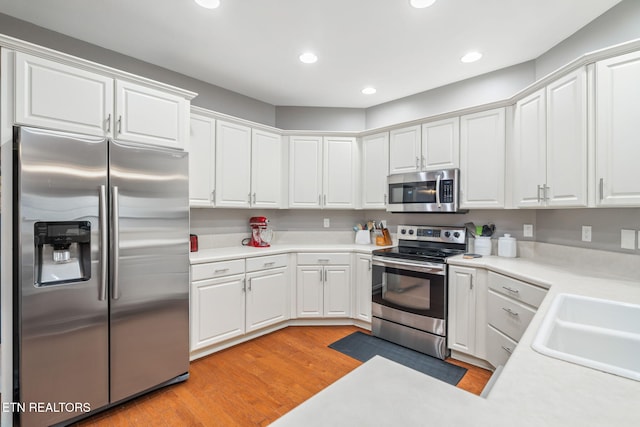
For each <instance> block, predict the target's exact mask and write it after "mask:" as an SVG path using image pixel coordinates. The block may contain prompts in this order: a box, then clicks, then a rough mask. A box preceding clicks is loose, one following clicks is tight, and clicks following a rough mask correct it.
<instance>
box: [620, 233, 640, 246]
mask: <svg viewBox="0 0 640 427" xmlns="http://www.w3.org/2000/svg"><path fill="white" fill-rule="evenodd" d="M620 247H621V248H622V249H635V248H636V230H624V229H623V230H620Z"/></svg>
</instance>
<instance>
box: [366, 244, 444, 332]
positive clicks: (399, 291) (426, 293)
mask: <svg viewBox="0 0 640 427" xmlns="http://www.w3.org/2000/svg"><path fill="white" fill-rule="evenodd" d="M372 277H373V283H372V285H373V286H372V291H373V292H372V301H373V303H374V304H379V305H381V306H385V307H390V308H393V309H395V310H400V311H402V312H408V313H413V314H415V315H418V316H425V317H430V318H433V319H443V320H444V319H445V318H446V306H447V297H446V265H445V264H432V263H421V262H412V261H409V260H400V259H395V258H394V259H390V258H386V257H380V256H374V257H373V275H372Z"/></svg>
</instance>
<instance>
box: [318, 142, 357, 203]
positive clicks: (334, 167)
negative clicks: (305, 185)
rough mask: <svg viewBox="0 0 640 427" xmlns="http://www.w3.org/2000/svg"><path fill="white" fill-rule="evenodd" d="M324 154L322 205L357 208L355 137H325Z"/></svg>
mask: <svg viewBox="0 0 640 427" xmlns="http://www.w3.org/2000/svg"><path fill="white" fill-rule="evenodd" d="M323 155H324V158H323V168H322V169H323V180H322V188H323V195H322V207H323V208H328V209H353V208H355V206H356V204H355V193H356V191H355V186H356V173H355V172H356V164H355V162H356V158H355V157H356V140H355V138H336V137H331V138H324V147H323Z"/></svg>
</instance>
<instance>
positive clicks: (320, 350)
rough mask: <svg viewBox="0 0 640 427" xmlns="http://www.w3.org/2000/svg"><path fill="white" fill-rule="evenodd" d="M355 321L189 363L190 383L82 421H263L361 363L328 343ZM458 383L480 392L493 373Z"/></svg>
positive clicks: (280, 334) (474, 372)
mask: <svg viewBox="0 0 640 427" xmlns="http://www.w3.org/2000/svg"><path fill="white" fill-rule="evenodd" d="M358 330H359V331H362V329H359V328H357V327H354V326H317V327H316V326H314V327H311V326H305V327H288V328H285V329H282V330H279V331H277V332H274V333H271V334H269V335H265V336H263V337H260V338H257V339H254V340H252V341H249V342H246V343H243V344H240V345H237V346H235V347H232V348H229V349H226V350H223V351H220V352H218V353H215V354H212V355H210V356H207V357H204V358H202V359H198V360H196V361H194V362H192V363H191V367H190V373H191V376H190V378H189V380H188V381H186V382H185V383H181V384H177V385H174V386H170V387H167V388H164V389H161V390H157V391H155V392H152V393H150V394H148V395H145V396H142V397H140V398H138V399H135V400H133V401H131V402H128V403H125V404H123V405H120V406H118V407H115V408H113V409H111V410H109V411H107V412H104V413H102V414H98V415H96V416H94V417H92V418H89V419H86V420H84V421H82V422H81V423H79V424H78V425H79V426H101V427H102V426H105V427H106V426H114V427H115V426H118V427H119V426H136V427H137V426H207V427H209V426H225V427H226V426H265V425H268V424H269V423H271V422H273V421H274V420H276V419H277V418H279V417H280V416H282V415H284V414H285V413H286V412H288V411H290V410H291V409H293V408H294V407H296V406H297V405H299V404H300V403H302V402H303V401H305V400H307V399H308V398H310V397H311V396H313V395H314V394H316V393H318V392H319V391H320V390H322V389H324V388H325V387H327V386H328V385H330V384H331V383H333V382H335V381H336V380H338V379H339V378H341V377H343V376H344V375H346V374H347V373H349V372H351V371H352V370H353V369H355V368H357V367H358V366H360V365H361V364H362V363H361V362H359V361H357V360H355V359H352V358H350V357H349V356H346V355H344V354H342V353H339V352H337V351H335V350H332V349H330V348H329V347H327V346H328V345H329V344H331V343H332V342H334V341H336V340H339V339H340V338H342V337H344V336H347V335H349V334H350V333H352V332H355V331H358ZM455 363H456V364H458V365H462V366H464V367H466V368H468V369H469V371H468V372H467V373H466V374H465V376H464V378H463V379H462V380H461V381H460V383H459V384H458V387H460V388H463V389H465V390H468V391H470V392H473V393H476V394H479V393H480V392H481V391H482V388H483V387H484V385H485V384H486V383H487V381H488V380H489V377H490V376H491V372H489V371H485V370H484V369H480V368H476V367H474V366H470V365H466V364H463V363H462V362H457V361H455Z"/></svg>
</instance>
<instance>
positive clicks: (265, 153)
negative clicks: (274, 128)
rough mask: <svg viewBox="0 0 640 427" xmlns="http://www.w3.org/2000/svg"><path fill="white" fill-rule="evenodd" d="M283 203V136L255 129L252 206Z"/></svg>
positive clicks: (252, 145)
mask: <svg viewBox="0 0 640 427" xmlns="http://www.w3.org/2000/svg"><path fill="white" fill-rule="evenodd" d="M281 204H282V138H281V137H280V135H278V134H275V133H271V132H266V131H263V130H257V129H253V132H252V138H251V206H252V207H261V208H279V207H280V206H281Z"/></svg>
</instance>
